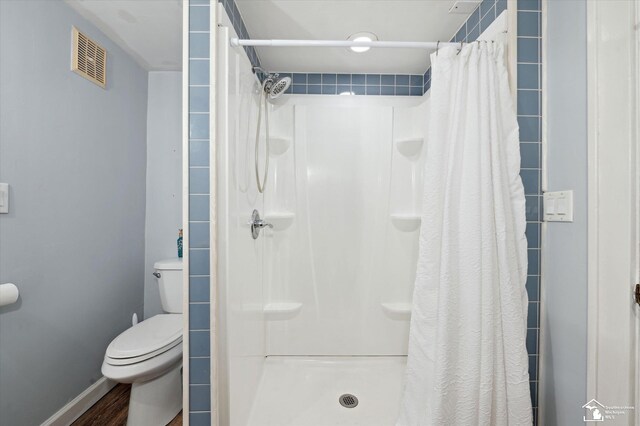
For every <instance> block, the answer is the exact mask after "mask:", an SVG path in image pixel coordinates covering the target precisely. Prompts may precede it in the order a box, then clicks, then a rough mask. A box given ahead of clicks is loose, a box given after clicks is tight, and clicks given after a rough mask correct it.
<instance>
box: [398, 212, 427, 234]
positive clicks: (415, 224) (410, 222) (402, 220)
mask: <svg viewBox="0 0 640 426" xmlns="http://www.w3.org/2000/svg"><path fill="white" fill-rule="evenodd" d="M420 222H421V219H420V216H418V215H416V214H392V215H391V223H393V226H395V227H396V229H397V230H398V231H402V232H413V231H415V230H417V229H418V228H420Z"/></svg>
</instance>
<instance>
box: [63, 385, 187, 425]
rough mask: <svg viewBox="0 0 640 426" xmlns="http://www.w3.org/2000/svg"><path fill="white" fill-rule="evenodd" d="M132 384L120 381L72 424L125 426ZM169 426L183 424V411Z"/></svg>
mask: <svg viewBox="0 0 640 426" xmlns="http://www.w3.org/2000/svg"><path fill="white" fill-rule="evenodd" d="M130 393H131V385H128V384H124V383H118V384H117V385H116V386H115V387H114V388H113V389H111V390H110V391H109V393H107V394H106V395H105V396H103V397H102V398H101V399H100V400H99V401H98V402H96V403H95V404H94V405H93V406H92V407H91V408H89V409H88V410H87V411H86V412H85V413H84V414H83V415H82V416H80V418H78V420H76V421H75V422H73V424H72V426H125V425H126V424H127V414H128V413H129V394H130ZM167 426H182V412H180V413H178V415H177V416H176V417H175V418H174V419H173V420H171V422H170V423H169V425H167Z"/></svg>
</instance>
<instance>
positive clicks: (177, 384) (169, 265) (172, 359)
mask: <svg viewBox="0 0 640 426" xmlns="http://www.w3.org/2000/svg"><path fill="white" fill-rule="evenodd" d="M154 268H155V269H156V271H155V273H154V275H155V276H156V278H157V279H158V283H159V285H160V298H161V301H162V306H163V309H164V310H165V312H173V313H168V314H159V315H156V316H153V317H151V318H149V319H147V320H145V321H142V322H140V323H138V324H136V325H134V326H133V327H131V328H129V329H127V330H125V331H124V332H122V333H121V334H120V335H119V336H118V337H116V338H115V339H113V341H112V342H111V343H110V344H109V346H108V347H107V351H106V353H105V357H104V362H103V363H102V374H103V375H104V376H105V377H106V378H108V379H111V380H114V381H117V382H120V383H131V396H130V398H129V414H128V417H127V425H129V426H162V425H166V424H167V423H169V422H170V421H171V420H172V419H173V418H174V417H175V416H176V415H177V414H178V413H179V412H180V410H181V409H182V374H181V371H182V313H180V312H181V311H182V302H181V298H182V285H181V283H182V259H170V260H167V261H160V262H156V263H155V264H154ZM178 284H179V285H178ZM176 287H179V288H178V289H176ZM177 290H179V291H177ZM175 299H179V300H175ZM178 302H179V303H178ZM176 311H179V312H176Z"/></svg>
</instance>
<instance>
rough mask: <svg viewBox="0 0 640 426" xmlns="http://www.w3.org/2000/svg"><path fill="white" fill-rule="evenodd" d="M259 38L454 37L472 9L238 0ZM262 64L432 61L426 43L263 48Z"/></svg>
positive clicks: (444, 0)
mask: <svg viewBox="0 0 640 426" xmlns="http://www.w3.org/2000/svg"><path fill="white" fill-rule="evenodd" d="M237 3H238V8H239V9H240V13H241V14H242V17H243V19H244V21H245V24H246V26H247V30H248V31H249V35H250V36H251V38H254V39H313V40H321V39H322V40H346V39H347V38H348V37H349V36H350V35H351V34H354V33H357V32H361V31H367V32H372V33H374V34H376V35H377V36H378V38H379V39H380V40H385V41H438V40H441V41H449V40H450V39H451V38H452V37H453V35H454V34H455V32H456V31H457V30H458V28H460V26H461V25H462V24H463V23H464V22H465V20H466V19H467V17H468V14H466V13H465V14H450V13H448V11H449V9H450V8H451V6H452V5H453V4H454V3H455V1H454V0H366V1H364V0H237ZM258 55H259V56H260V59H261V63H262V66H263V67H264V68H266V69H268V70H270V71H271V70H273V71H281V72H338V73H340V72H343V73H358V72H367V73H398V74H401V73H405V74H406V73H412V74H419V73H420V74H421V73H424V71H426V69H427V67H428V65H429V58H428V52H427V51H425V50H420V49H370V50H369V51H368V52H365V53H354V52H351V51H350V50H348V49H344V48H282V47H278V48H276V47H263V48H258Z"/></svg>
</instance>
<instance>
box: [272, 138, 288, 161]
mask: <svg viewBox="0 0 640 426" xmlns="http://www.w3.org/2000/svg"><path fill="white" fill-rule="evenodd" d="M290 146H291V138H282V137H270V138H269V154H271V155H272V156H277V155H282V154H284V153H285V152H287V150H288V149H289V147H290Z"/></svg>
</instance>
